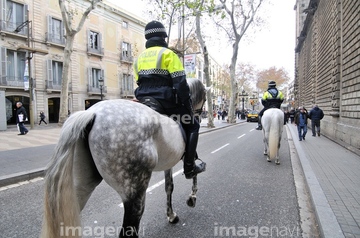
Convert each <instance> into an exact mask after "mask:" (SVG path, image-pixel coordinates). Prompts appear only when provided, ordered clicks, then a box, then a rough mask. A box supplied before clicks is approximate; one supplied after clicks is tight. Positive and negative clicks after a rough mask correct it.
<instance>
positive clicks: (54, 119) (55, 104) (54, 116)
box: [48, 98, 60, 123]
mask: <svg viewBox="0 0 360 238" xmlns="http://www.w3.org/2000/svg"><path fill="white" fill-rule="evenodd" d="M48 110H49V123H58V122H59V112H60V98H49V99H48Z"/></svg>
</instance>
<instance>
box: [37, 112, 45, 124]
mask: <svg viewBox="0 0 360 238" xmlns="http://www.w3.org/2000/svg"><path fill="white" fill-rule="evenodd" d="M41 122H44V123H45V124H46V125H47V123H46V121H45V114H44V112H43V111H41V112H40V122H39V125H41Z"/></svg>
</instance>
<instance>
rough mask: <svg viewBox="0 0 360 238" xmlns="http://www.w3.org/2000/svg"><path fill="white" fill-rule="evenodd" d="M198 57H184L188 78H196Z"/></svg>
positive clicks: (193, 55) (192, 55) (191, 55)
mask: <svg viewBox="0 0 360 238" xmlns="http://www.w3.org/2000/svg"><path fill="white" fill-rule="evenodd" d="M195 66H196V55H195V54H190V55H184V67H185V73H186V77H187V78H196V67H195Z"/></svg>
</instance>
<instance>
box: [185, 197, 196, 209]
mask: <svg viewBox="0 0 360 238" xmlns="http://www.w3.org/2000/svg"><path fill="white" fill-rule="evenodd" d="M186 204H187V205H188V206H189V207H195V205H196V197H192V196H190V197H189V199H188V200H187V201H186Z"/></svg>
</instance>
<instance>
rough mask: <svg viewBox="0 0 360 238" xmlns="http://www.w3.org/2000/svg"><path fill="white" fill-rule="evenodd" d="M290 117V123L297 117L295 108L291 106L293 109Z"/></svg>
mask: <svg viewBox="0 0 360 238" xmlns="http://www.w3.org/2000/svg"><path fill="white" fill-rule="evenodd" d="M289 117H290V123H291V124H293V123H294V119H295V109H294V108H291V110H290V112H289Z"/></svg>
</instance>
